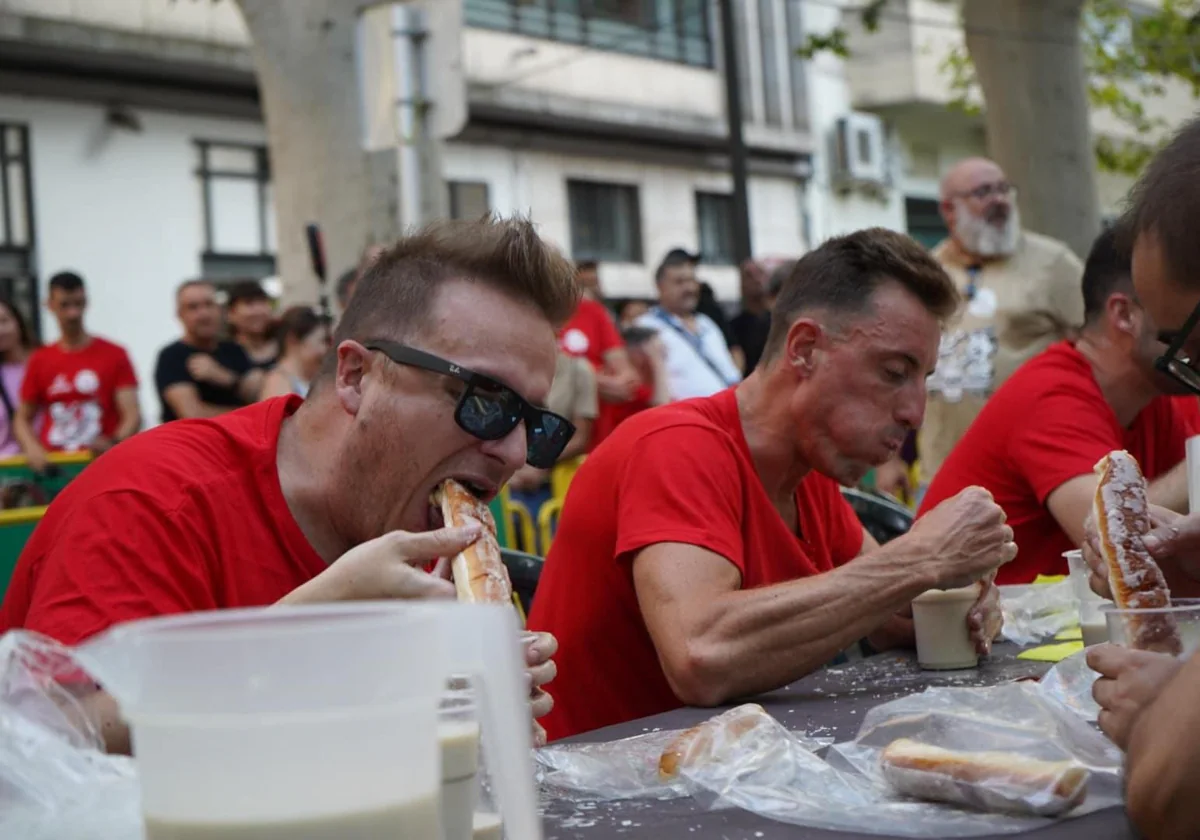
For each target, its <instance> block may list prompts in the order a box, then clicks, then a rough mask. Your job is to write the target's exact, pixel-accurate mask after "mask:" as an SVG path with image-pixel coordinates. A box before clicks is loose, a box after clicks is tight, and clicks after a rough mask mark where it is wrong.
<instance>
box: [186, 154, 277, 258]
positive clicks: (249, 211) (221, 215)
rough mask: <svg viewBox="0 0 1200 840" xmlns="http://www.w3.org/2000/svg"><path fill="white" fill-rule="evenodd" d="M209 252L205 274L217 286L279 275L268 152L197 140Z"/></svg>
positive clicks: (206, 240) (207, 249) (206, 253)
mask: <svg viewBox="0 0 1200 840" xmlns="http://www.w3.org/2000/svg"><path fill="white" fill-rule="evenodd" d="M196 150H197V153H198V155H199V168H198V169H197V170H196V174H197V175H198V176H199V177H200V195H201V203H202V206H203V208H204V250H203V252H202V253H201V254H200V262H201V270H202V272H203V274H204V276H205V277H208V278H210V279H214V280H220V279H222V278H225V279H233V278H254V279H258V280H261V279H262V278H264V277H270V276H272V275H274V274H275V214H274V213H273V212H272V209H271V166H270V161H269V159H268V157H267V147H266V146H261V145H257V144H253V143H227V142H221V141H210V140H197V141H196Z"/></svg>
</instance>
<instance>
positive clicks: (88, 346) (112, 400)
mask: <svg viewBox="0 0 1200 840" xmlns="http://www.w3.org/2000/svg"><path fill="white" fill-rule="evenodd" d="M87 304H88V299H87V290H86V289H85V288H84V284H83V278H82V277H80V276H79V275H78V274H73V273H71V272H69V271H64V272H61V273H59V274H56V275H54V276H53V277H51V278H50V296H49V299H48V300H47V301H46V308H47V309H49V310H50V312H51V313H52V314H53V315H54V318H55V320H57V321H58V331H59V335H60V338H59V340H58V341H57V342H55V343H54V344H51V345H48V346H46V347H42V348H39V349H38V350H35V351H34V352H33V354H32V355H31V356H30V357H29V362H28V364H27V365H26V368H25V379H24V381H23V382H22V384H21V404H20V406H19V407H18V408H17V417H16V422H15V424H14V427H13V431H14V432H15V434H16V436H17V440H18V441H20V442H21V450H22V451H23V452H24V453H25V457H26V458H27V459H29V466H30V468H31V469H33V470H35V471H37V472H41V471H42V470H44V469H45V468H46V464H47V460H48V459H47V455H46V453H47V452H79V451H84V450H90V451H92V452H94V453H95V454H97V455H99V454H101V453H102V452H107V451H108V450H109V449H111V448H112V447H113V446H115V445H116V444H118V443H120V442H121V441H123V440H125V438H127V437H130V436H132V435H134V434H136V433H137V431H138V429H139V428H140V427H141V425H142V417H141V413H140V411H139V409H138V398H137V384H138V383H137V376H136V375H135V374H134V372H133V364H132V363H131V362H130V361H129V354H128V353H126V352H125V348H123V347H121V346H119V345H117V344H113V343H112V342H111V341H106V340H105V339H103V338H100V337H99V336H94V335H91V334H89V333H88V331H87V329H86V328H85V326H84V323H83V316H84V313H85V312H86V311H87ZM39 412H44V413H45V418H44V420H43V422H42V428H41V432H40V433H37V432H35V431H34V428H33V421H34V418H35V417H36V416H37V414H38V413H39Z"/></svg>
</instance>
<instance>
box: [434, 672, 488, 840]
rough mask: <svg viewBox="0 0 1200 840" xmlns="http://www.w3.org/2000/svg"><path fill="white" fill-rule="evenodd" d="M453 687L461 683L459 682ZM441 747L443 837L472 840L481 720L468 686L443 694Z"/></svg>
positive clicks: (440, 709)
mask: <svg viewBox="0 0 1200 840" xmlns="http://www.w3.org/2000/svg"><path fill="white" fill-rule="evenodd" d="M451 684H452V685H458V684H460V683H459V679H455V680H453V681H452V682H451ZM438 745H439V747H440V748H441V752H442V789H441V803H440V804H441V816H442V838H443V840H471V834H472V822H473V819H474V814H475V791H476V787H477V781H476V776H477V775H478V772H479V720H478V717H477V716H476V713H475V693H474V692H473V691H471V689H470V688H469V687H467V688H453V689H451V690H449V691H447V692H446V693H445V694H443V695H442V698H441V703H440V706H439V708H438Z"/></svg>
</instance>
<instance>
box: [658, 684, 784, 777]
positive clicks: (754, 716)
mask: <svg viewBox="0 0 1200 840" xmlns="http://www.w3.org/2000/svg"><path fill="white" fill-rule="evenodd" d="M778 726H779V724H778V723H776V721H775V719H774V718H773V717H771V716H770V715H769V714H767V710H766V709H764V708H763V707H762V706H760V705H758V704H757V703H746V704H745V705H743V706H738V707H737V708H735V709H730V710H729V711H727V712H722V713H721V714H719V715H716V716H715V717H712V718H709V719H708V720H706V721H705V722H704V723H702V724H700V725H699V726H693V727H692V728H691V729H689V730H687V731H686V732H682V733H680V735H679V737H677V738H676V739H675V740H674V741H672V742H671V743H670V744H668V745H667V747H666V749H664V750H663V752H662V755H661V756H660V757H659V759H658V776H659V778H660V779H662V780H663V781H668V782H669V781H671V780H672V779H674V778H676V777H677V776H678V775H679V771H680V770H682V769H684V768H686V767H695V766H697V765H700V764H711V763H717V762H721V761H725V760H727V759H728V758H729V757H730V756H731V755H732V754H733V752H734V750H735V749H737V747H738V746H739V745H741V744H742V743H743V742H744V741H745V740H746V739H747V738H749V737H750V736H751V734H752V733H754V732H756V731H757V732H765V731H768V730H770V731H775V730H776V728H777V727H778Z"/></svg>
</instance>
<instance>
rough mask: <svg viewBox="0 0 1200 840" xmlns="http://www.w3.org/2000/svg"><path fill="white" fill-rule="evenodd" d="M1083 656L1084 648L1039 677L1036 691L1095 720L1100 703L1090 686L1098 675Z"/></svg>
mask: <svg viewBox="0 0 1200 840" xmlns="http://www.w3.org/2000/svg"><path fill="white" fill-rule="evenodd" d="M1086 657H1087V651H1080V652H1079V653H1076V654H1072V655H1071V656H1068V657H1067V658H1066V659H1064V660H1063V661H1062V662H1059V663H1058V664H1057V665H1055V666H1054V667H1053V668H1051V669H1050V670H1049V671H1047V672H1046V675H1045V676H1044V677H1042V679H1041V682H1039V683H1038V690H1039V691H1040V692H1041V693H1042V696H1044V697H1047V698H1049V699H1051V700H1054V701H1057V702H1059V703H1061V704H1062V705H1064V706H1066V707H1067V708H1068V709H1070V710H1071V711H1072V712H1074V713H1075V714H1077V715H1079V717H1081V718H1083V719H1084V720H1086V721H1092V722H1094V721H1095V720H1096V718H1097V716H1098V715H1099V714H1100V705H1099V704H1098V703H1097V702H1096V701H1095V699H1094V698H1093V697H1092V685H1093V684H1094V683H1095V682H1096V680H1097V679H1098V678H1099V677H1100V675H1099V674H1097V673H1096V672H1095V671H1093V670H1092V669H1091V668H1089V667H1088V664H1087V658H1086Z"/></svg>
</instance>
